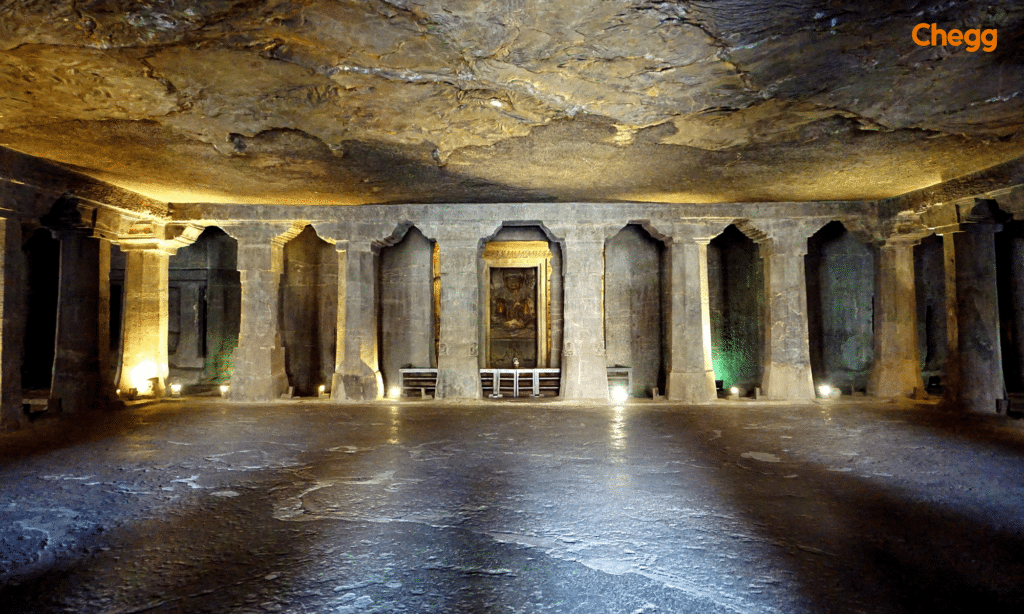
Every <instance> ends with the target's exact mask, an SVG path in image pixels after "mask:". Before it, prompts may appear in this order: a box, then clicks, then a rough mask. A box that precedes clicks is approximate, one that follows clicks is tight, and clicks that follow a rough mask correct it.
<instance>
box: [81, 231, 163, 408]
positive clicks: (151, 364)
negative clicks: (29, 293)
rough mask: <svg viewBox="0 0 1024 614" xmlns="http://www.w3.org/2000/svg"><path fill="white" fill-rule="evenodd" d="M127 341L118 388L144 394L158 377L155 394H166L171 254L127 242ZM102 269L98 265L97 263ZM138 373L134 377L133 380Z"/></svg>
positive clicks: (124, 341)
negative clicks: (153, 379)
mask: <svg viewBox="0 0 1024 614" xmlns="http://www.w3.org/2000/svg"><path fill="white" fill-rule="evenodd" d="M121 251H123V252H124V253H125V257H126V264H125V278H124V340H123V345H122V348H123V350H122V358H121V374H120V376H119V377H118V387H119V388H120V389H122V390H124V389H128V388H136V389H138V390H139V391H143V390H145V389H146V387H147V386H148V385H149V384H148V382H147V381H146V380H147V379H148V378H153V377H155V378H156V387H155V388H154V390H153V392H154V393H155V394H156V395H157V396H162V395H163V393H164V385H165V384H166V379H167V265H168V260H169V258H170V253H169V252H168V251H167V250H164V249H160V248H154V247H141V246H137V245H133V244H131V243H126V244H122V245H121ZM97 270H98V264H97ZM133 372H134V377H133Z"/></svg>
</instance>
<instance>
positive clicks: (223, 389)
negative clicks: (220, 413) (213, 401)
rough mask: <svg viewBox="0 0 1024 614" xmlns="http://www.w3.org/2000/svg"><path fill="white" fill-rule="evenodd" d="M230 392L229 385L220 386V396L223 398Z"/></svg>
mask: <svg viewBox="0 0 1024 614" xmlns="http://www.w3.org/2000/svg"><path fill="white" fill-rule="evenodd" d="M228 390H230V388H229V387H228V385H227V384H221V385H220V396H222V397H223V396H227V394H228Z"/></svg>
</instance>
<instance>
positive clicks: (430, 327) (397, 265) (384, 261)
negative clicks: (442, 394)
mask: <svg viewBox="0 0 1024 614" xmlns="http://www.w3.org/2000/svg"><path fill="white" fill-rule="evenodd" d="M433 252H434V243H433V242H432V241H431V240H430V239H427V238H426V237H424V236H423V233H421V232H420V231H419V230H418V229H416V228H410V229H409V231H408V232H406V233H405V236H404V237H403V238H402V240H401V241H399V242H398V243H396V244H395V245H392V246H390V247H385V248H383V249H381V250H380V294H379V295H380V324H379V327H380V344H379V346H378V347H380V372H381V376H382V377H383V378H384V390H390V389H391V388H392V387H394V386H398V385H399V381H400V373H399V369H402V368H405V367H420V368H430V367H437V355H436V352H435V344H434V334H435V330H434V291H433V279H434V277H433Z"/></svg>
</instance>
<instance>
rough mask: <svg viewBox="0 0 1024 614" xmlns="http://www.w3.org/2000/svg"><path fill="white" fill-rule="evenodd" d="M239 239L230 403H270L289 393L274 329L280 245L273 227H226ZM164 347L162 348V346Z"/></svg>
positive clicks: (276, 319) (279, 276)
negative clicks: (238, 305) (238, 304)
mask: <svg viewBox="0 0 1024 614" xmlns="http://www.w3.org/2000/svg"><path fill="white" fill-rule="evenodd" d="M226 230H227V231H228V234H230V235H231V236H233V237H234V238H235V239H236V240H237V241H238V271H239V276H240V278H241V285H242V310H241V311H242V313H241V321H240V323H239V333H238V347H237V348H235V355H234V360H233V364H234V372H233V373H232V375H231V400H232V401H247V402H259V401H273V400H276V399H278V398H280V397H281V395H282V394H283V393H285V392H286V391H287V390H288V376H287V374H286V373H285V370H284V347H282V345H281V335H280V334H279V331H278V287H279V285H280V279H281V268H282V257H283V254H282V248H283V245H284V241H283V240H281V238H278V237H275V236H274V235H275V230H276V229H274V228H266V227H263V226H257V227H250V226H247V227H242V228H238V227H235V228H227V229H226ZM164 347H166V344H165V346H164Z"/></svg>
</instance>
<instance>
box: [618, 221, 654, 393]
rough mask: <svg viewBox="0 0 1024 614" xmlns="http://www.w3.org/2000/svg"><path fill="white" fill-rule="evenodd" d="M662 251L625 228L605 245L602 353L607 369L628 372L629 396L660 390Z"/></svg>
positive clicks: (643, 235)
mask: <svg viewBox="0 0 1024 614" xmlns="http://www.w3.org/2000/svg"><path fill="white" fill-rule="evenodd" d="M663 250H664V246H663V245H662V244H661V242H659V241H656V240H655V239H654V238H652V237H651V235H650V234H648V233H647V231H646V230H644V229H643V228H642V227H641V226H638V225H635V224H630V225H628V226H626V227H625V228H623V229H622V230H621V231H620V232H619V233H618V234H616V235H615V236H614V237H612V238H611V239H609V240H608V242H607V243H606V244H605V278H604V309H605V311H604V317H605V351H606V352H607V354H606V358H607V364H608V366H609V367H615V366H623V367H632V368H633V389H632V390H630V395H631V396H635V397H649V396H650V395H651V391H652V389H653V388H658V389H660V390H665V383H664V380H665V374H664V361H663V360H662V336H663V331H662V310H661V305H662V289H661V283H662V273H661V263H662V252H663Z"/></svg>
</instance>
